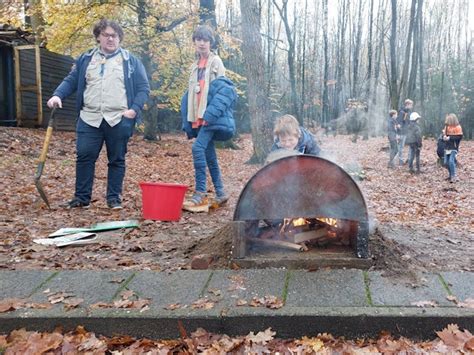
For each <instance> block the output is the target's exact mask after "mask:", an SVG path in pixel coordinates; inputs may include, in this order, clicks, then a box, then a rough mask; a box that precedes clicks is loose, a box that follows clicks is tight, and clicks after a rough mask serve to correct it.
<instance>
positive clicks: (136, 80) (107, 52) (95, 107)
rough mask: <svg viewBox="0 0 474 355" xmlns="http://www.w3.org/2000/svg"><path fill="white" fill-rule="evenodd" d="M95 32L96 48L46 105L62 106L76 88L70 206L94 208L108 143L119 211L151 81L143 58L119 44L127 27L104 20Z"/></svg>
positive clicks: (110, 199) (110, 197) (112, 194)
mask: <svg viewBox="0 0 474 355" xmlns="http://www.w3.org/2000/svg"><path fill="white" fill-rule="evenodd" d="M92 32H93V35H94V38H95V39H96V41H97V44H98V46H97V47H96V48H93V49H91V50H89V51H87V52H85V53H83V54H82V55H81V56H80V57H79V58H78V59H77V60H76V61H75V64H74V66H73V67H72V70H71V72H70V73H69V75H68V76H67V77H66V78H65V79H64V80H63V81H62V83H61V84H60V85H59V86H58V87H57V88H56V90H55V91H54V93H53V96H52V97H51V98H50V99H49V100H48V106H49V107H50V108H53V107H60V108H61V107H62V101H63V100H64V99H65V98H67V97H68V96H70V95H72V94H73V93H74V92H76V108H77V111H78V115H79V119H78V120H77V127H76V133H77V139H76V150H77V152H76V155H77V158H76V188H75V193H74V198H73V199H72V200H71V201H69V202H68V203H67V204H66V207H67V208H77V207H82V208H88V207H89V206H90V202H91V198H92V186H93V183H94V173H95V163H96V161H97V158H98V157H99V153H100V151H101V150H102V146H103V145H104V143H105V147H106V148H107V158H108V175H107V195H106V200H107V205H108V207H109V208H112V209H120V208H122V197H121V195H122V187H123V179H124V177H125V155H126V153H127V144H128V140H129V138H130V137H131V136H132V134H133V129H134V126H135V121H136V120H137V119H138V118H139V117H140V112H141V110H142V108H143V106H144V104H145V102H146V101H147V100H148V95H149V93H150V85H149V84H148V78H147V75H146V72H145V68H144V66H143V64H142V62H141V61H140V60H139V59H138V58H136V57H135V56H133V55H132V54H131V53H130V52H128V51H127V50H125V49H123V48H121V47H120V43H121V42H122V40H123V30H122V28H121V27H120V25H119V24H118V23H116V22H114V21H110V20H107V19H102V20H100V21H99V22H97V23H96V24H95V26H94V29H93V31H92Z"/></svg>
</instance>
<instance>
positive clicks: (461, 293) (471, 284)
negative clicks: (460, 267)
mask: <svg viewBox="0 0 474 355" xmlns="http://www.w3.org/2000/svg"><path fill="white" fill-rule="evenodd" d="M441 276H442V277H443V279H444V280H445V281H446V283H447V284H448V287H449V289H450V290H451V292H452V293H453V294H454V295H455V296H456V297H457V299H458V300H460V301H465V300H466V299H468V298H474V272H462V273H461V272H442V273H441Z"/></svg>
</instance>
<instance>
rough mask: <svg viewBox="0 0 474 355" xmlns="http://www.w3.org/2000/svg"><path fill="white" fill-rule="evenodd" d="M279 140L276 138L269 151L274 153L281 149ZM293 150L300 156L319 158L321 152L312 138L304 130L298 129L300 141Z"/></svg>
mask: <svg viewBox="0 0 474 355" xmlns="http://www.w3.org/2000/svg"><path fill="white" fill-rule="evenodd" d="M279 143H280V139H279V138H278V137H277V138H276V139H275V141H274V142H273V145H272V149H271V151H272V152H273V151H275V150H278V149H282V148H281V147H280V146H279ZM295 150H297V151H298V152H300V153H301V154H311V155H316V156H319V153H320V152H321V148H319V146H318V144H317V143H316V141H315V140H314V136H313V135H312V134H311V133H310V132H309V131H308V130H306V129H305V128H303V127H300V139H299V140H298V144H297V145H296V148H295Z"/></svg>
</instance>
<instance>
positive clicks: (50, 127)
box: [39, 107, 56, 163]
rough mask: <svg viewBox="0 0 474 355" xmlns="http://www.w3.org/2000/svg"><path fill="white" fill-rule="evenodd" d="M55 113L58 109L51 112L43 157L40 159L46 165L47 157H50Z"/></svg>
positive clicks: (42, 151)
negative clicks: (49, 151) (49, 150)
mask: <svg viewBox="0 0 474 355" xmlns="http://www.w3.org/2000/svg"><path fill="white" fill-rule="evenodd" d="M55 113H56V107H55V108H53V109H52V110H51V116H50V117H49V122H48V129H47V130H46V137H45V138H44V143H43V149H42V150H41V155H40V157H39V162H40V163H44V162H45V161H46V156H47V155H48V148H49V142H50V141H51V136H52V135H53V121H54V115H55Z"/></svg>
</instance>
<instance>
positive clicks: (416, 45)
mask: <svg viewBox="0 0 474 355" xmlns="http://www.w3.org/2000/svg"><path fill="white" fill-rule="evenodd" d="M422 9H423V0H419V1H418V8H417V10H416V17H415V25H414V30H413V53H412V58H411V67H410V76H409V79H408V89H407V97H410V98H414V97H415V89H416V76H417V73H418V61H419V58H420V56H419V55H418V52H420V51H422V48H423V47H422V42H421V41H420V38H419V36H420V31H421V29H420V22H421V16H422Z"/></svg>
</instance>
